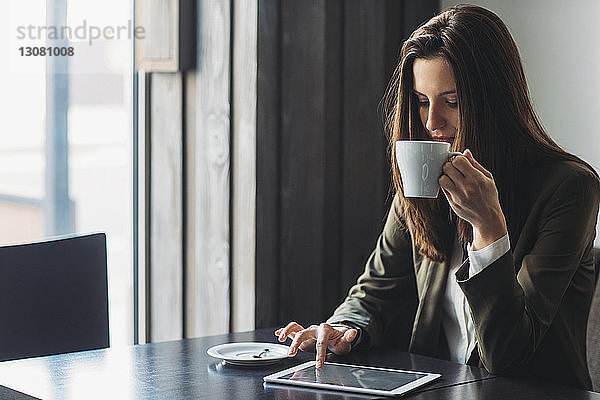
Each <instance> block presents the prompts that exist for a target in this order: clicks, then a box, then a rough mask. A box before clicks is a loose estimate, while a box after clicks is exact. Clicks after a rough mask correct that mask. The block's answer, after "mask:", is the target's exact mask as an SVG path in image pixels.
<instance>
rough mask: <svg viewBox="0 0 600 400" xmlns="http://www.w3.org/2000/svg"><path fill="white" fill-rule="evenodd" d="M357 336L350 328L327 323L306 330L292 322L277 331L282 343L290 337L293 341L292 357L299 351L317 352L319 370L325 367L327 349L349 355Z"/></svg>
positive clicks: (316, 362)
mask: <svg viewBox="0 0 600 400" xmlns="http://www.w3.org/2000/svg"><path fill="white" fill-rule="evenodd" d="M357 334H358V331H357V330H356V329H354V328H351V327H349V326H343V325H335V327H334V326H331V325H329V324H327V323H325V322H324V323H322V324H320V325H311V326H309V327H308V328H304V327H303V326H302V325H300V324H298V323H296V322H290V323H289V324H287V326H285V327H284V328H279V329H277V330H276V331H275V335H276V336H278V337H279V341H280V342H284V341H285V340H286V339H287V337H288V336H289V337H290V338H291V339H292V344H291V345H290V351H289V356H290V357H293V356H295V355H296V353H297V352H298V349H300V350H302V351H316V353H317V357H316V361H315V367H316V368H317V369H318V368H321V367H322V366H323V363H324V362H325V355H326V354H327V349H329V350H331V351H332V352H333V353H335V354H344V353H347V352H349V351H350V348H351V344H352V341H353V340H354V338H355V337H356V335H357Z"/></svg>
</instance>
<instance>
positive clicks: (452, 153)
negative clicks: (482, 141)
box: [448, 151, 463, 158]
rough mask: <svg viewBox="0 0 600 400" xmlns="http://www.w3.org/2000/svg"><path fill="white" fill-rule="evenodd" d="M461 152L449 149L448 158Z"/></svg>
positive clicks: (459, 154) (460, 154)
mask: <svg viewBox="0 0 600 400" xmlns="http://www.w3.org/2000/svg"><path fill="white" fill-rule="evenodd" d="M462 155H463V153H461V152H460V151H451V152H449V153H448V158H450V157H454V156H462Z"/></svg>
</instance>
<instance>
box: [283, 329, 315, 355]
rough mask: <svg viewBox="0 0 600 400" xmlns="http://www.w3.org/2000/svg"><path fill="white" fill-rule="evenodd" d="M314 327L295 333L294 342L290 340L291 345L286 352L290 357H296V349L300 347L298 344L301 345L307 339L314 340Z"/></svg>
mask: <svg viewBox="0 0 600 400" xmlns="http://www.w3.org/2000/svg"><path fill="white" fill-rule="evenodd" d="M315 331H316V326H314V325H313V326H310V327H308V328H306V329H304V330H302V331H300V332H297V333H296V336H295V337H294V340H292V344H291V345H290V350H289V352H288V355H289V356H290V357H293V356H295V355H296V353H297V352H298V347H299V346H300V344H302V342H304V341H305V340H307V339H316V336H315V335H316V333H315Z"/></svg>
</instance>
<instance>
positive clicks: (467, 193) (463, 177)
mask: <svg viewBox="0 0 600 400" xmlns="http://www.w3.org/2000/svg"><path fill="white" fill-rule="evenodd" d="M439 183H440V187H441V188H442V190H443V192H444V194H445V195H446V198H447V199H448V202H449V203H450V207H452V209H453V210H454V212H455V213H456V215H458V216H459V217H460V218H462V219H464V220H466V221H467V222H469V223H470V224H471V226H472V227H473V250H479V249H482V248H484V247H486V246H488V245H490V244H492V243H493V242H495V241H496V240H498V239H500V238H501V237H502V236H504V235H505V234H506V232H507V231H506V219H505V218H504V213H503V212H502V208H501V207H500V201H499V200H498V190H497V189H496V183H495V182H494V177H493V176H492V174H491V173H490V172H489V171H488V170H486V169H485V168H483V167H482V166H481V165H480V164H479V163H478V162H477V160H475V158H474V157H473V154H472V153H471V151H470V150H465V152H464V153H463V155H462V156H456V157H454V158H453V159H452V160H451V161H448V162H446V163H445V164H444V166H443V174H442V176H440V179H439Z"/></svg>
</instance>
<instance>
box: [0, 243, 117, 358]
mask: <svg viewBox="0 0 600 400" xmlns="http://www.w3.org/2000/svg"><path fill="white" fill-rule="evenodd" d="M108 346H109V333H108V282H107V272H106V235H105V234H103V233H98V234H92V235H84V236H73V237H69V238H61V239H56V240H50V241H46V242H40V243H31V244H24V245H14V246H4V247H0V361H4V360H12V359H17V358H26V357H33V356H42V355H49V354H59V353H66V352H72V351H79V350H89V349H97V348H103V347H108Z"/></svg>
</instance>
